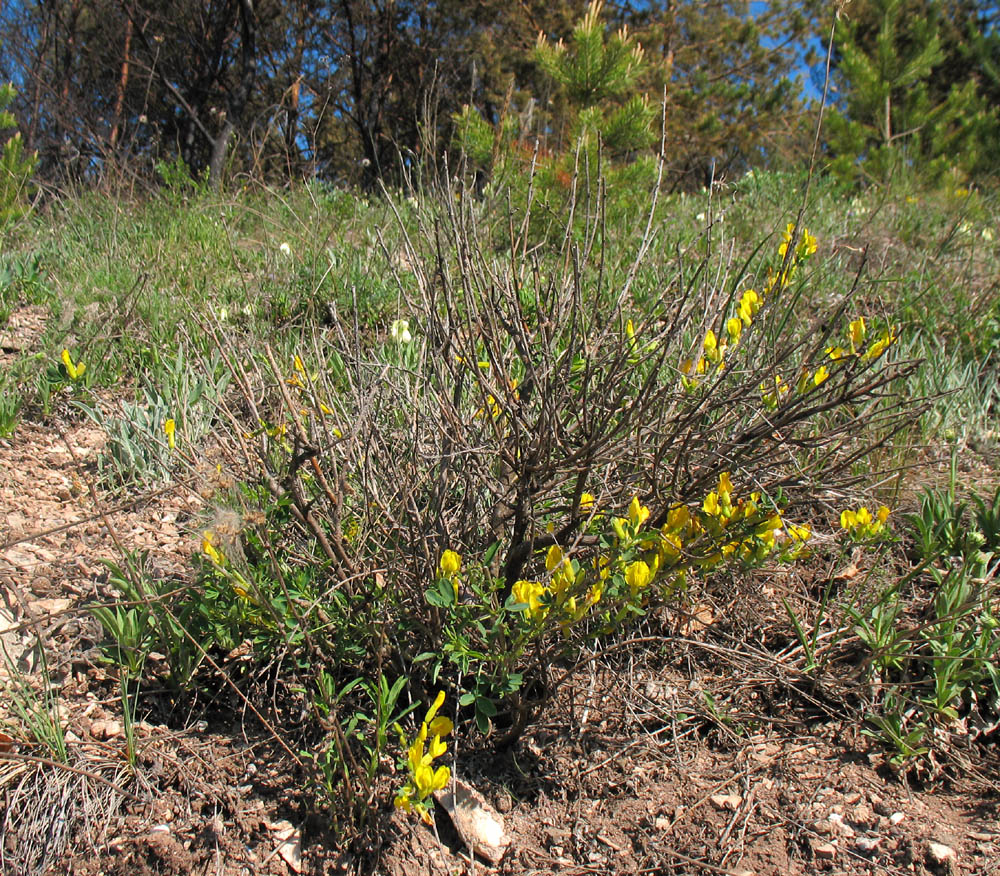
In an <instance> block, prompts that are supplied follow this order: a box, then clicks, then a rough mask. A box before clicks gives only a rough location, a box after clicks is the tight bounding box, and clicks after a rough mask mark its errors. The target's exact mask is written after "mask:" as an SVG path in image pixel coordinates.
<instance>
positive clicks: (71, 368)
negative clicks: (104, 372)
mask: <svg viewBox="0 0 1000 876" xmlns="http://www.w3.org/2000/svg"><path fill="white" fill-rule="evenodd" d="M61 358H62V363H63V365H65V366H66V373H67V374H68V375H69V379H70V380H79V379H80V378H81V377H83V372H84V371H85V370H86V369H87V366H86V365H85V364H84V363H83V362H79V363H77V364H73V357H72V356H70V354H69V350H63V351H62V357H61Z"/></svg>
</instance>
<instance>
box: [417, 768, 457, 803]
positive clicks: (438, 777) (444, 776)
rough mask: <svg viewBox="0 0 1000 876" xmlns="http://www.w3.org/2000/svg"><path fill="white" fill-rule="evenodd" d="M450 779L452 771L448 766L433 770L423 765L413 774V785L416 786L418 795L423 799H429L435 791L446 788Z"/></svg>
mask: <svg viewBox="0 0 1000 876" xmlns="http://www.w3.org/2000/svg"><path fill="white" fill-rule="evenodd" d="M450 778H451V770H449V769H448V767H446V766H439V767H438V768H437V769H436V770H432V769H431V767H430V766H428V765H426V764H421V765H420V766H419V767H417V769H416V770H414V772H413V784H414V785H415V786H416V789H417V794H419V795H420V797H422V798H424V797H429V796H430V795H431V794H433V793H434V792H435V791H440V790H441V789H442V788H444V787H446V786H447V784H448V780H449V779H450Z"/></svg>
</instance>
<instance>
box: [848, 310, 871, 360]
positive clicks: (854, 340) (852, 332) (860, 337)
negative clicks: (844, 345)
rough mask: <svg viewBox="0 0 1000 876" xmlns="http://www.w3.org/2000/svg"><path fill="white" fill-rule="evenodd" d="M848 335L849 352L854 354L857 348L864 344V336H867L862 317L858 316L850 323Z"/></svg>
mask: <svg viewBox="0 0 1000 876" xmlns="http://www.w3.org/2000/svg"><path fill="white" fill-rule="evenodd" d="M848 334H849V336H850V339H851V352H852V353H856V352H857V351H858V347H860V346H861V345H862V344H863V343H864V342H865V336H866V335H867V334H868V330H867V329H866V328H865V318H864V317H863V316H859V317H858V318H857V319H855V320H852V321H851V324H850V325H849V326H848Z"/></svg>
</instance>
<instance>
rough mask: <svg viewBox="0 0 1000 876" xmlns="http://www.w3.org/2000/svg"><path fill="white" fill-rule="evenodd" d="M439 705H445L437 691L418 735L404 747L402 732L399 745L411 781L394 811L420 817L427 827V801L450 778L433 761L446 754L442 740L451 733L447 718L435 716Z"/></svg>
mask: <svg viewBox="0 0 1000 876" xmlns="http://www.w3.org/2000/svg"><path fill="white" fill-rule="evenodd" d="M442 705H444V691H443V690H442V691H438V695H437V697H436V698H435V699H434V703H433V704H432V705H431V707H430V708H429V709H428V710H427V714H426V715H425V716H424V720H423V722H422V723H421V725H420V731H419V732H418V733H417V735H416V736H414V737H413V741H412V742H411V743H409V744H408V743H407V741H406V737H405V736H403V733H402V730H400V733H399V739H400V744H401V745H402V746H403V748H405V749H406V765H407V768H408V770H409V774H410V777H409V779H408V780H407V782H406V784H405V785H404V786H403V788H402V790H401V791H400V792H399V793H398V794H397V795H396V799H395V801H394V802H395V805H396V808H397V809H402V810H403V811H404V812H414V811H415V812H417V813H419V815H420V817H421V818H422V819H423V820H424V821H425V822H426V823H427V824H431V815H430V807H429V806H428V805H427V801H428V799H429V798H430V796H431V795H432V794H433V793H434V792H435V791H440V790H441V789H442V788H444V787H445V786H446V785H447V784H448V780H449V779H450V778H451V770H449V769H448V767H446V766H444V765H441V766H438V767H435V766H434V761H435V760H436V759H437V758H439V757H441V756H442V755H443V754H445V753H446V752H447V751H448V745H447V743H446V742H444V741H443V739H444V737H445V736H448V735H449V734H450V733H451V731H452V730H453V729H454V725H453V724H452V722H451V719H450V718H446V717H444V716H443V715H438V711H439V710H440V708H441V706H442ZM397 729H398V725H397ZM428 740H430V742H428Z"/></svg>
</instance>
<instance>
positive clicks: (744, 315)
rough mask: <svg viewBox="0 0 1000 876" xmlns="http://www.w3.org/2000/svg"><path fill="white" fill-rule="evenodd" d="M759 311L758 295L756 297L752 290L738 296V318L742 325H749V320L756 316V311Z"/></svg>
mask: <svg viewBox="0 0 1000 876" xmlns="http://www.w3.org/2000/svg"><path fill="white" fill-rule="evenodd" d="M758 310H760V295H758V294H757V293H756V292H755V291H754V290H753V289H747V291H746V292H744V293H743V294H742V295H741V296H740V307H739V311H738V312H739V317H740V319H741V320H742V321H743V324H744V325H747V326H748V325H750V322H751V320H752V319H753V318H754V316H755V315H756V313H757V311H758Z"/></svg>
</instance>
